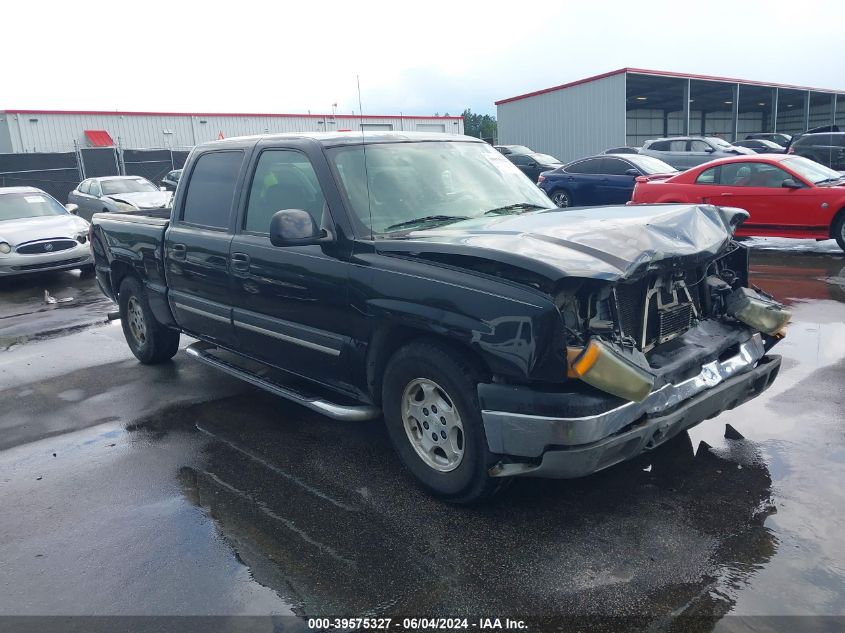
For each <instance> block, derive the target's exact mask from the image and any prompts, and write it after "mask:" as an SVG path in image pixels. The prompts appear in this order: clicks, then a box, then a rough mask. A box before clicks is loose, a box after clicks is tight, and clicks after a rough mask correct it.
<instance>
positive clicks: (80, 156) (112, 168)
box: [0, 147, 189, 203]
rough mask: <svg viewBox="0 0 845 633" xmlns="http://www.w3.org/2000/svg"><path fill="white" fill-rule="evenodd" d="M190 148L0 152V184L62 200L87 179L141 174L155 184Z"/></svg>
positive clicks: (94, 148)
mask: <svg viewBox="0 0 845 633" xmlns="http://www.w3.org/2000/svg"><path fill="white" fill-rule="evenodd" d="M188 154H189V150H173V149H121V148H118V147H86V148H83V149H79V150H77V151H75V152H54V153H32V154H0V187H37V188H38V189H42V190H43V191H46V192H47V193H49V194H50V195H51V196H53V197H54V198H56V199H57V200H59V201H60V202H62V203H64V202H66V201H67V197H68V194H69V193H70V192H71V191H72V190H73V189H75V188H76V186H77V185H78V184H79V183H80V182H82V181H83V180H85V179H86V178H96V177H100V176H118V175H121V176H143V177H144V178H146V179H147V180H150V181H152V182H153V183H155V184H156V185H160V184H161V179H162V178H164V176H166V175H167V173H168V172H169V171H171V170H173V169H181V168H182V166H183V165H184V164H185V161H186V160H187V158H188Z"/></svg>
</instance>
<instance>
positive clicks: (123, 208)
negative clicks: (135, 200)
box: [112, 202, 138, 211]
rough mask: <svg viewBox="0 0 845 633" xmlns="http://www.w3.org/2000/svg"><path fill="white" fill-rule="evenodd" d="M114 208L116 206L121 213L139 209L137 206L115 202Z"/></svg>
mask: <svg viewBox="0 0 845 633" xmlns="http://www.w3.org/2000/svg"><path fill="white" fill-rule="evenodd" d="M112 204H114V206H116V207H117V208H118V209H119V210H120V211H137V210H138V208H137V207H136V206H135V205H132V204H127V203H126V202H113V203H112Z"/></svg>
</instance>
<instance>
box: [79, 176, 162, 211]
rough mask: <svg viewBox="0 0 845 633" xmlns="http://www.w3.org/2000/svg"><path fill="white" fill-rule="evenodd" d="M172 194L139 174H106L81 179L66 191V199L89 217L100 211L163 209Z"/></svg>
mask: <svg viewBox="0 0 845 633" xmlns="http://www.w3.org/2000/svg"><path fill="white" fill-rule="evenodd" d="M172 195H173V194H172V193H171V192H169V191H161V190H160V189H159V188H158V187H156V186H155V185H154V184H153V183H151V182H150V181H149V180H147V179H146V178H142V177H141V176H106V177H102V178H89V179H87V180H83V181H82V182H81V183H79V186H77V187H76V189H74V190H73V191H71V192H70V193H69V194H68V197H67V201H68V202H69V203H71V204H75V205H77V206H78V207H79V215H80V216H82V217H83V218H85V219H86V220H90V219H91V216H92V215H94V214H95V213H100V212H103V211H107V212H111V213H121V212H127V211H139V210H151V209H163V208H166V207H167V206H168V205H169V204H170V199H171V197H172Z"/></svg>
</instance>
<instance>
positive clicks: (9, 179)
mask: <svg viewBox="0 0 845 633" xmlns="http://www.w3.org/2000/svg"><path fill="white" fill-rule="evenodd" d="M81 175H82V171H81V168H80V162H79V157H78V156H77V154H76V152H56V153H50V154H46V153H45V154H41V153H39V154H0V187H38V188H39V189H42V190H43V191H46V192H47V193H49V194H50V195H51V196H53V197H54V198H57V199H58V200H67V194H68V192H69V191H70V190H71V189H73V188H74V187H76V185H78V184H79V181H80V180H81Z"/></svg>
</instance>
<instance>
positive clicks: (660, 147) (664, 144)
mask: <svg viewBox="0 0 845 633" xmlns="http://www.w3.org/2000/svg"><path fill="white" fill-rule="evenodd" d="M648 149H653V150H654V151H656V152H668V151H669V141H656V142H654V143H652V144H651V145H649V146H648Z"/></svg>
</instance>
